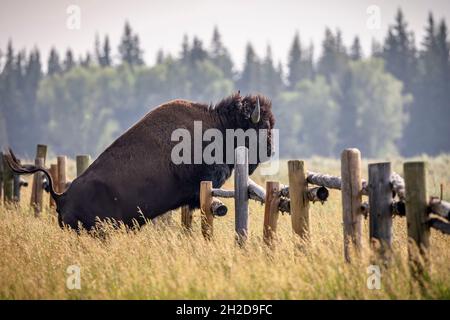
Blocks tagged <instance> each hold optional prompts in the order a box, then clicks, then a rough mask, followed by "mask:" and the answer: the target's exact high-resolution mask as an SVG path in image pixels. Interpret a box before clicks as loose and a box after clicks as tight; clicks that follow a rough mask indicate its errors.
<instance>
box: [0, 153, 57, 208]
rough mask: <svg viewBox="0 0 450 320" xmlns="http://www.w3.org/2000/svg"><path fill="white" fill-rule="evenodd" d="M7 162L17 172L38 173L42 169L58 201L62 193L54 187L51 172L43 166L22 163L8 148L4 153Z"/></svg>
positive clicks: (51, 192)
mask: <svg viewBox="0 0 450 320" xmlns="http://www.w3.org/2000/svg"><path fill="white" fill-rule="evenodd" d="M4 157H5V160H6V163H7V164H8V166H9V167H10V168H11V170H12V171H13V172H14V173H16V174H32V173H36V172H38V171H41V172H43V173H44V174H45V176H46V177H47V180H48V185H49V189H50V195H51V196H52V198H53V199H54V200H55V202H56V203H58V198H59V197H60V196H61V194H60V193H57V192H56V191H55V189H54V188H53V180H52V176H51V175H50V173H49V172H48V171H47V169H45V168H44V167H41V166H36V165H31V164H20V163H19V161H18V160H17V158H16V156H15V155H14V153H13V152H12V150H11V149H8V151H7V152H6V153H5V155H4Z"/></svg>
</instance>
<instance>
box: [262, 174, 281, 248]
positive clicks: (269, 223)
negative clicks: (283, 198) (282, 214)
mask: <svg viewBox="0 0 450 320" xmlns="http://www.w3.org/2000/svg"><path fill="white" fill-rule="evenodd" d="M279 203H280V183H279V182H276V181H267V182H266V199H265V206H264V229H263V238H264V242H265V243H266V244H267V245H269V246H273V244H274V240H275V236H276V232H277V222H278V215H279V212H278V204H279Z"/></svg>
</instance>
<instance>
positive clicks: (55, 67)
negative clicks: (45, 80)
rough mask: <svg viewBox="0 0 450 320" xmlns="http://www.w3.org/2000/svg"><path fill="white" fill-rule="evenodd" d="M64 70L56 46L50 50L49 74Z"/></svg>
mask: <svg viewBox="0 0 450 320" xmlns="http://www.w3.org/2000/svg"><path fill="white" fill-rule="evenodd" d="M61 72H62V67H61V64H60V62H59V54H58V52H57V51H56V49H55V48H52V49H51V50H50V55H49V57H48V63H47V74H48V75H50V76H52V75H55V74H60V73H61Z"/></svg>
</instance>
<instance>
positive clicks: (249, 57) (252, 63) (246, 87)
mask: <svg viewBox="0 0 450 320" xmlns="http://www.w3.org/2000/svg"><path fill="white" fill-rule="evenodd" d="M260 74H261V67H260V62H259V59H258V57H257V56H256V53H255V50H254V49H253V46H252V45H251V43H248V44H247V47H246V50H245V62H244V69H243V71H242V74H241V77H240V79H239V81H238V83H237V84H238V88H237V89H238V90H240V91H241V92H244V93H250V92H255V91H260Z"/></svg>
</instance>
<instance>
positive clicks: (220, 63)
mask: <svg viewBox="0 0 450 320" xmlns="http://www.w3.org/2000/svg"><path fill="white" fill-rule="evenodd" d="M210 58H211V61H212V62H213V64H214V65H215V66H217V67H218V68H219V69H220V70H222V72H223V74H224V76H225V77H226V78H229V79H231V78H232V77H233V61H232V60H231V57H230V54H229V53H228V50H227V49H226V48H225V46H224V45H223V43H222V36H221V35H220V33H219V29H218V28H217V27H214V31H213V37H212V41H211V51H210Z"/></svg>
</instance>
